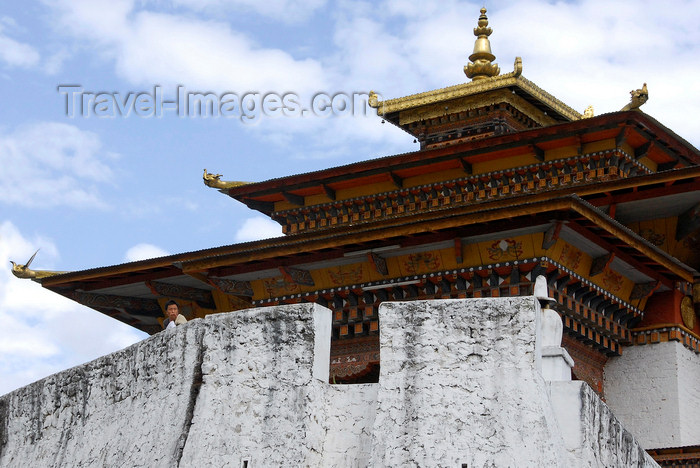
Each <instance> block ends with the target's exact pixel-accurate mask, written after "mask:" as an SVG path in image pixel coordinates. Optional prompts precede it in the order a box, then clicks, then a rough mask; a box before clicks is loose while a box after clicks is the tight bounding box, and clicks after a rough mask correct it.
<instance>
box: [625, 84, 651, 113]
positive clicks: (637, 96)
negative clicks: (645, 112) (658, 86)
mask: <svg viewBox="0 0 700 468" xmlns="http://www.w3.org/2000/svg"><path fill="white" fill-rule="evenodd" d="M630 96H631V99H630V102H629V104H627V105H626V106H625V107H623V108H622V109H620V112H623V111H629V110H639V108H640V107H642V105H643V104H644V103H645V102H647V101H648V100H649V90H648V89H647V84H646V83H644V86H642V87H641V88H640V89H633V90H632V91H630ZM640 112H641V111H640Z"/></svg>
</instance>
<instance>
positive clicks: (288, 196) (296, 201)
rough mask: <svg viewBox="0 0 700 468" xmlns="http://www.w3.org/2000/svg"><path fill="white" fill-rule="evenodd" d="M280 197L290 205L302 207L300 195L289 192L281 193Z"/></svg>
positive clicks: (302, 200)
mask: <svg viewBox="0 0 700 468" xmlns="http://www.w3.org/2000/svg"><path fill="white" fill-rule="evenodd" d="M282 196H283V197H284V198H285V200H287V201H288V202H289V203H291V204H292V205H297V206H304V197H302V196H301V195H294V194H293V193H289V192H282Z"/></svg>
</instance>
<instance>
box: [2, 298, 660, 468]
mask: <svg viewBox="0 0 700 468" xmlns="http://www.w3.org/2000/svg"><path fill="white" fill-rule="evenodd" d="M539 313H540V311H539V305H538V302H537V301H536V300H535V299H534V298H532V297H529V298H501V299H497V298H493V299H478V300H447V301H423V302H412V303H386V304H384V305H383V306H382V307H380V320H381V323H382V329H381V337H380V341H381V359H382V363H381V365H382V367H381V376H380V383H379V384H363V385H350V386H341V385H330V384H329V383H328V370H329V363H330V330H331V322H330V321H331V315H330V314H331V313H330V311H329V310H328V309H325V308H323V307H320V306H318V305H314V304H296V305H289V306H283V307H275V308H264V309H251V310H246V311H239V312H232V313H229V314H219V315H214V316H209V317H207V318H206V319H204V320H194V321H192V322H189V323H188V324H186V325H184V326H180V327H178V328H176V329H173V330H166V331H164V332H163V333H159V334H158V335H155V336H153V337H150V338H148V339H146V340H144V341H143V342H141V343H138V344H136V345H134V346H131V347H130V348H127V349H125V350H123V351H120V352H118V353H114V354H112V355H109V356H106V357H104V358H101V359H98V360H96V361H93V362H91V363H88V364H85V365H83V366H79V367H76V368H74V369H69V370H67V371H64V372H61V373H59V374H56V375H54V376H51V377H49V378H46V379H44V380H41V381H39V382H36V383H34V384H32V385H29V386H27V387H24V388H22V389H19V390H16V391H15V392H12V393H10V394H7V395H4V396H2V397H0V466H3V467H5V466H8V467H14V466H18V467H24V466H42V467H53V466H70V467H74V466H144V467H173V466H183V467H185V466H187V467H195V466H197V467H199V466H232V467H244V466H247V467H248V468H254V467H263V466H315V467H324V468H325V467H364V466H377V467H380V466H450V467H454V466H457V467H461V466H463V464H466V465H467V466H469V467H470V468H482V467H489V468H490V467H494V466H498V467H501V466H503V467H509V466H512V467H528V466H538V467H539V466H567V467H568V466H623V465H617V464H616V463H617V462H618V461H622V462H624V466H639V467H646V466H653V462H651V464H650V463H648V460H646V459H643V457H642V456H641V454H640V452H639V447H638V446H637V445H636V442H635V441H634V439H633V438H632V437H631V436H629V435H628V434H627V433H626V432H624V431H623V430H622V429H621V427H620V426H619V423H617V421H616V420H615V418H614V417H613V416H612V415H611V414H610V412H609V411H608V410H607V407H605V405H604V404H603V403H602V402H600V400H598V399H597V397H596V396H595V394H594V392H592V391H591V390H590V389H588V390H587V392H588V393H586V391H585V390H586V389H587V387H581V388H583V390H581V389H580V388H578V387H577V388H576V391H574V392H573V394H574V395H578V397H575V396H574V397H572V396H571V394H572V391H571V389H570V388H569V387H566V386H564V387H561V388H564V390H560V389H559V388H560V387H557V389H559V390H557V389H554V387H548V386H547V384H546V383H545V381H544V380H543V378H542V376H541V375H540V374H539V371H538V362H539V358H538V355H537V354H538V349H539V347H538V343H539V339H538V337H537V336H538V333H537V329H538V322H539V320H538V317H539V315H538V314H539ZM568 383H569V384H571V382H568ZM557 392H558V393H557ZM562 392H564V394H566V395H569V397H570V398H573V401H575V402H578V403H576V404H577V405H578V406H576V407H577V408H578V412H574V413H571V412H570V411H569V413H566V411H564V410H556V408H557V407H556V405H554V406H552V404H551V402H550V398H549V394H550V393H551V394H552V395H555V394H556V395H560V396H561V394H562ZM566 392H568V393H566ZM552 398H553V399H556V398H558V397H556V396H555V397H552ZM577 398H578V399H577ZM559 400H561V398H559ZM570 408H571V407H569V406H567V409H569V410H570ZM555 410H556V411H555ZM557 411H559V413H560V414H559V413H557ZM557 418H559V423H561V425H560V424H559V423H558V422H557ZM572 422H578V423H577V424H573V426H575V427H577V428H578V429H576V430H575V431H574V432H573V433H572V434H573V435H572V434H569V433H568V432H571V430H570V429H569V431H568V432H567V431H562V428H570V427H573V426H572ZM571 437H574V438H578V439H575V440H578V441H580V442H576V443H572V442H571V440H574V439H571ZM611 440H612V441H613V442H610V441H611ZM572 444H573V445H572ZM576 444H578V445H576ZM620 454H622V455H620ZM634 454H637V455H638V457H637V458H636V459H635V458H634Z"/></svg>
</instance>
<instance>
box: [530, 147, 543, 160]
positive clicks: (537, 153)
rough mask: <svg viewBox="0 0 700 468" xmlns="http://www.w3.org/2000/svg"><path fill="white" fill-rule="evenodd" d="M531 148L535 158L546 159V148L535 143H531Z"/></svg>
mask: <svg viewBox="0 0 700 468" xmlns="http://www.w3.org/2000/svg"><path fill="white" fill-rule="evenodd" d="M530 150H531V151H532V153H533V154H534V155H535V159H537V160H538V161H544V150H543V149H542V148H540V147H539V146H537V145H536V144H534V143H533V144H531V145H530Z"/></svg>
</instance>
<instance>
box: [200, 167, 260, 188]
mask: <svg viewBox="0 0 700 468" xmlns="http://www.w3.org/2000/svg"><path fill="white" fill-rule="evenodd" d="M202 179H203V180H204V185H206V186H207V187H211V188H215V189H219V190H221V189H230V188H234V187H240V186H241V185H247V184H249V183H250V182H237V181H227V180H221V174H210V173H208V172H207V170H206V169H204V175H203V176H202Z"/></svg>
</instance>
